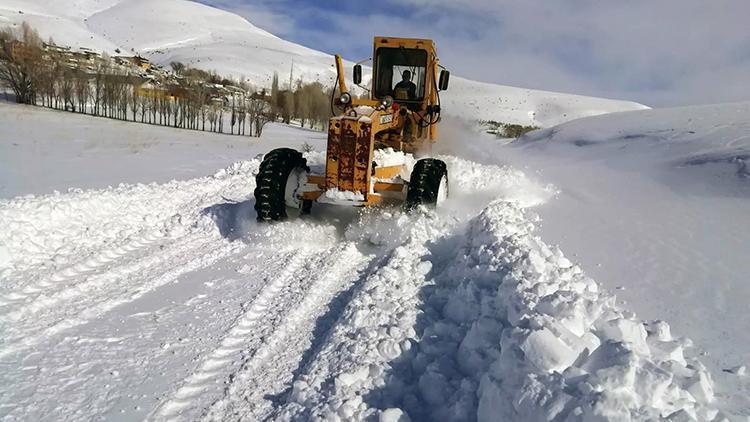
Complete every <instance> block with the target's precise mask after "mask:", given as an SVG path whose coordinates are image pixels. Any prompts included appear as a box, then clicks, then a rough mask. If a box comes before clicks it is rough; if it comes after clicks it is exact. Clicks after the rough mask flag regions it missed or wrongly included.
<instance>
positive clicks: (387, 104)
mask: <svg viewBox="0 0 750 422" xmlns="http://www.w3.org/2000/svg"><path fill="white" fill-rule="evenodd" d="M380 104H382V105H383V107H385V108H388V107H390V106H392V105H393V97H391V96H390V95H386V96H385V97H383V99H382V100H381V101H380Z"/></svg>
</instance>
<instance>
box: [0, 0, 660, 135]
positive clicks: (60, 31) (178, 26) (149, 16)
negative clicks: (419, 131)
mask: <svg viewBox="0 0 750 422" xmlns="http://www.w3.org/2000/svg"><path fill="white" fill-rule="evenodd" d="M23 21H28V22H29V23H31V24H32V25H33V26H34V27H35V28H37V29H38V30H39V31H40V33H41V35H42V37H43V38H44V39H47V38H49V37H52V38H53V39H54V40H55V42H57V43H58V44H62V45H70V46H73V47H87V48H91V49H93V50H95V51H107V52H109V53H110V54H116V53H115V49H117V48H119V49H120V50H121V54H126V55H128V54H134V52H137V53H139V54H143V55H145V56H146V57H148V58H150V59H151V60H153V61H154V62H155V63H158V64H161V65H163V66H165V67H167V68H168V67H169V63H171V62H172V61H180V62H183V63H185V64H188V65H190V66H193V67H197V68H201V69H205V70H216V71H218V72H219V73H220V74H222V75H231V76H235V77H238V78H243V79H246V80H249V81H250V82H252V83H254V84H256V85H257V86H259V87H270V85H271V78H272V77H273V73H274V72H278V73H279V75H280V76H281V79H282V80H285V77H286V76H288V75H289V71H290V69H291V67H292V64H294V78H295V80H296V79H298V78H301V79H302V80H303V81H305V82H310V81H315V80H317V81H320V82H321V83H323V84H325V85H327V86H332V85H333V83H334V78H335V68H334V66H333V64H334V61H333V57H332V56H331V55H329V54H325V53H322V52H319V51H315V50H312V49H310V48H307V47H303V46H300V45H298V44H294V43H291V42H289V41H285V40H283V39H280V38H278V37H276V36H274V35H272V34H270V33H268V32H266V31H263V30H262V29H259V28H257V27H256V26H254V25H253V24H251V23H250V22H248V21H247V20H245V19H244V18H242V17H240V16H237V15H235V14H232V13H229V12H226V11H223V10H219V9H215V8H212V7H209V6H206V5H203V4H199V3H195V2H191V1H186V0H159V1H151V0H75V1H74V2H73V4H71V2H68V1H66V2H56V1H50V0H0V26H5V25H19V24H20V23H21V22H23ZM342 42H348V41H347V40H342ZM359 42H370V40H369V39H366V40H359ZM439 47H440V46H438V48H439ZM365 58H366V57H347V59H350V60H355V61H359V60H361V59H365ZM350 65H351V63H348V64H347V66H346V67H347V72H349V71H350V69H351V66H350ZM448 65H449V64H448ZM442 97H443V98H442V99H443V101H444V104H445V107H444V109H445V113H446V114H450V115H453V116H459V117H465V118H468V119H482V120H496V121H502V122H505V123H517V124H523V125H534V126H540V127H548V126H551V125H555V124H558V123H562V122H564V121H568V120H573V119H575V118H579V117H584V116H591V115H596V114H602V113H609V112H613V111H623V110H638V109H643V108H646V107H645V106H643V105H641V104H637V103H633V102H630V101H617V100H609V99H603V98H593V97H584V96H579V95H572V94H561V93H554V92H546V91H537V90H527V89H521V88H514V87H508V86H502V85H493V84H485V83H480V82H475V81H470V80H467V79H462V78H459V77H457V76H456V75H453V77H452V86H451V89H449V90H448V91H447V92H445V93H444V94H443V96H442Z"/></svg>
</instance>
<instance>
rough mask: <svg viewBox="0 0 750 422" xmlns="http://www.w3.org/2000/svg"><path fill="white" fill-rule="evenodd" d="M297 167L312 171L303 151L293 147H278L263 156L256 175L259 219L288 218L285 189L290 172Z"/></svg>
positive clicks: (256, 201) (256, 203)
mask: <svg viewBox="0 0 750 422" xmlns="http://www.w3.org/2000/svg"><path fill="white" fill-rule="evenodd" d="M296 168H302V169H305V170H306V171H310V168H309V167H307V160H306V159H305V158H304V157H302V153H301V152H299V151H295V150H293V149H291V148H278V149H275V150H273V151H271V152H269V153H268V154H266V155H265V157H263V162H262V163H261V164H260V169H259V170H258V175H257V176H255V211H256V212H257V213H258V221H282V220H286V218H287V213H286V200H285V198H284V193H285V192H284V191H285V190H286V182H287V179H289V174H290V173H291V172H292V170H294V169H296Z"/></svg>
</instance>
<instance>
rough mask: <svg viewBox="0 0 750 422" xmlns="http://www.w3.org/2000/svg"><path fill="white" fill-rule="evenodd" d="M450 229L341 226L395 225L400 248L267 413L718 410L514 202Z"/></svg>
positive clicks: (501, 414)
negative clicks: (278, 405) (283, 399)
mask: <svg viewBox="0 0 750 422" xmlns="http://www.w3.org/2000/svg"><path fill="white" fill-rule="evenodd" d="M452 224H456V223H455V222H452V223H451V222H450V220H449V219H440V218H436V217H435V216H434V215H429V214H427V215H422V216H418V217H411V218H410V217H407V216H391V215H387V214H386V215H384V216H381V217H373V221H370V222H368V223H367V224H365V225H363V227H367V229H366V230H356V229H354V230H350V231H349V232H348V235H349V237H350V238H354V239H373V238H371V237H368V236H370V235H369V234H368V233H383V232H387V231H386V230H384V228H385V227H386V226H389V225H390V226H395V227H394V228H395V230H393V232H394V233H398V234H399V236H400V237H399V238H398V240H397V241H396V243H397V244H400V246H398V247H397V248H396V249H394V250H393V252H392V253H391V254H390V255H388V256H387V257H385V258H384V262H383V265H382V266H381V267H380V269H379V270H378V271H377V272H376V273H375V274H374V275H373V276H371V277H370V278H369V279H368V280H367V281H366V282H365V283H364V285H363V286H362V288H361V289H360V290H359V292H358V294H357V295H355V297H354V298H353V300H352V301H351V302H350V303H349V305H348V307H347V309H346V311H345V313H344V315H343V316H342V317H341V319H340V320H339V322H338V324H337V326H336V327H334V329H333V330H332V332H331V333H330V336H329V338H328V341H327V343H326V345H325V346H324V347H323V348H322V350H321V352H320V353H319V355H318V356H317V358H316V359H315V360H314V361H313V362H312V363H311V364H310V365H309V366H308V368H307V371H306V372H305V374H304V375H302V376H301V377H300V378H299V379H298V380H297V381H296V382H295V383H294V386H293V388H292V392H291V393H290V396H289V402H288V403H287V405H286V406H285V407H283V408H282V409H281V410H280V412H279V413H278V414H277V416H278V417H279V418H281V419H285V420H304V419H313V420H348V419H358V420H361V419H365V418H374V417H378V418H380V420H410V419H411V420H475V419H476V420H479V421H495V420H509V421H551V420H556V421H558V420H569V421H592V420H623V421H624V420H642V421H646V420H654V419H660V418H667V417H672V418H675V419H678V420H714V419H715V418H717V417H718V416H719V414H718V411H717V410H716V409H714V408H713V407H712V404H711V402H712V401H713V383H712V380H711V376H710V374H709V373H708V371H706V369H705V368H704V366H703V365H702V364H701V362H699V361H698V360H696V359H695V358H694V357H693V356H692V355H691V353H690V346H691V344H690V342H689V341H688V340H684V339H679V338H674V337H672V335H671V334H670V331H669V326H668V325H667V324H666V323H664V322H658V321H657V322H644V321H641V320H639V319H637V318H636V317H635V316H634V315H633V314H631V313H629V312H627V311H624V310H622V309H620V308H619V307H618V306H617V305H616V304H615V300H614V297H612V296H610V295H609V294H608V293H606V292H603V291H600V289H599V287H598V285H597V284H596V283H595V282H594V281H593V280H591V279H590V278H588V277H586V276H585V275H584V274H583V272H582V271H581V269H580V268H579V267H577V266H575V265H573V264H572V263H571V262H570V261H569V260H567V259H566V258H565V257H564V256H563V255H562V253H561V252H560V251H559V250H558V249H556V248H551V247H549V246H547V245H545V244H544V243H543V242H542V241H541V240H540V239H539V238H537V237H535V236H534V235H533V233H532V232H533V229H534V227H533V224H531V223H530V222H529V219H528V217H526V216H525V215H524V212H523V210H522V208H520V207H519V206H518V205H517V204H514V203H512V202H508V201H496V202H493V203H492V204H490V205H489V206H488V207H486V208H485V209H484V210H483V211H482V212H481V213H480V214H479V215H478V216H477V217H475V218H474V219H472V220H471V221H470V222H469V223H468V225H467V226H466V227H465V228H464V229H463V230H462V231H456V230H454V228H455V227H452ZM459 227H461V226H460V225H459ZM370 230H371V231H372V232H370ZM457 233H458V234H457ZM374 241H375V243H376V244H382V243H383V242H384V240H383V239H382V238H380V237H378V236H376V237H375V238H374ZM385 242H387V240H385Z"/></svg>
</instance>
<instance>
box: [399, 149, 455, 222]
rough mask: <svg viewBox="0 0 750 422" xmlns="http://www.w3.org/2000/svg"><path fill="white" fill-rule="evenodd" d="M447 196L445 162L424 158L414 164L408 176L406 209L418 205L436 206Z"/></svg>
mask: <svg viewBox="0 0 750 422" xmlns="http://www.w3.org/2000/svg"><path fill="white" fill-rule="evenodd" d="M447 197H448V169H447V167H446V165H445V162H443V161H442V160H437V159H434V158H424V159H421V160H419V161H417V163H416V164H415V165H414V169H413V170H412V172H411V177H410V178H409V186H408V189H407V191H406V202H405V203H404V207H405V208H406V210H407V211H409V210H412V209H414V208H416V207H417V206H419V205H427V206H433V207H434V206H437V205H440V203H441V202H442V201H444V200H445V198H447Z"/></svg>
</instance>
